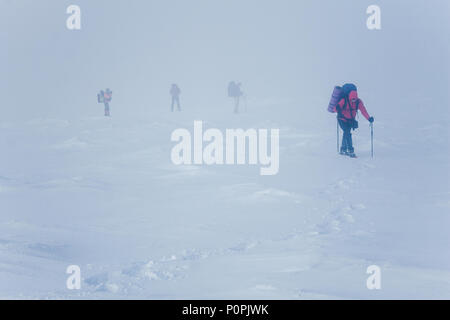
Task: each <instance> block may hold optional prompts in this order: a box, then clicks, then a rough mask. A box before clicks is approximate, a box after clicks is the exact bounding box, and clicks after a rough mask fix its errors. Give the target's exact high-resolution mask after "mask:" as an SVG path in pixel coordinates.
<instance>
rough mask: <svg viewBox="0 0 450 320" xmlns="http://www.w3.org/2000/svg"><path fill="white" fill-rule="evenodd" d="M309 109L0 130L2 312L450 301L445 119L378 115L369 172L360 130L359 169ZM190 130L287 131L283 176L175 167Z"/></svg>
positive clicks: (128, 116)
mask: <svg viewBox="0 0 450 320" xmlns="http://www.w3.org/2000/svg"><path fill="white" fill-rule="evenodd" d="M311 108H313V107H311ZM314 108H317V115H311V117H308V118H306V119H305V118H302V117H301V116H300V115H297V113H295V111H294V110H296V109H298V106H295V105H294V104H292V105H287V104H285V105H276V104H270V103H266V104H258V103H256V102H254V103H253V104H252V103H249V110H248V111H247V112H246V113H244V114H241V115H239V116H236V115H233V114H231V113H230V111H231V107H230V108H228V109H224V110H223V111H221V112H217V111H216V110H215V111H214V112H213V111H211V112H208V110H207V109H197V110H185V111H184V112H183V113H174V114H169V113H163V112H160V113H159V114H158V113H155V112H153V113H152V112H150V111H149V113H148V114H132V113H131V112H129V110H127V112H126V113H125V111H121V110H120V108H118V107H117V106H115V105H114V104H113V105H112V117H111V118H104V117H101V116H86V117H83V116H80V118H77V119H35V120H32V121H25V120H24V121H23V122H7V121H0V136H1V137H2V139H1V140H0V148H1V150H3V152H2V157H1V158H0V168H1V169H0V170H1V171H0V212H1V215H0V298H13V299H15V298H33V299H34V298H50V299H53V298H61V299H71V298H87V299H94V298H113V299H116V298H138V299H167V298H170V299H184V298H186V299H200V298H205V299H218V298H224V299H231V298H233V299H240V298H246V299H247V298H248V299H265V298H274V299H321V298H344V299H348V298H350V299H351V298H363V299H372V298H375V299H379V298H388V299H390V298H446V299H449V298H450V257H449V249H450V236H449V232H448V226H449V222H450V218H449V209H450V188H449V180H450V179H449V173H450V170H449V169H450V168H449V163H450V161H449V160H450V159H449V152H448V151H449V139H448V138H449V134H448V133H449V132H448V117H446V116H443V117H433V118H429V117H428V118H427V119H429V120H425V121H424V120H420V121H417V122H416V123H414V122H412V123H411V122H410V121H409V120H410V119H406V118H402V117H398V118H396V121H395V125H394V122H393V121H387V120H383V117H380V116H379V117H378V118H377V114H376V113H375V112H374V115H375V118H376V123H375V130H376V131H375V158H374V159H370V132H369V127H368V125H367V122H366V121H365V120H364V119H360V129H359V130H358V132H357V133H356V135H355V138H354V140H355V145H356V152H357V154H358V155H359V158H358V159H350V158H344V157H341V156H339V155H337V154H336V136H335V130H336V128H335V120H334V117H333V116H332V115H328V114H326V111H325V110H324V109H325V107H320V108H319V107H314ZM100 109H101V108H100ZM100 109H99V110H98V111H100V112H101V110H100ZM369 111H371V110H370V107H369ZM290 112H292V114H293V115H294V116H292V117H291V119H290V120H288V121H286V118H288V117H286V115H287V114H289V113H290ZM416 112H426V102H423V105H421V106H417V110H416ZM387 118H388V117H387V116H386V119H387ZM416 118H417V119H421V117H419V116H418V117H416ZM311 119H321V120H320V121H319V120H313V121H312V120H311ZM422 119H423V118H422ZM194 120H203V121H204V122H205V123H206V126H207V127H216V128H220V129H225V128H243V129H247V128H251V127H254V128H279V129H280V171H279V174H278V175H276V176H260V175H259V166H175V165H173V164H172V163H171V161H170V150H171V147H172V146H173V145H174V143H172V142H171V141H170V134H171V132H172V131H173V130H174V129H177V128H187V129H189V130H192V126H193V121H194ZM72 264H76V265H79V266H80V267H81V272H82V279H83V282H82V287H81V290H68V289H66V278H67V276H68V275H67V274H66V273H65V271H66V268H67V266H68V265H72ZM372 264H375V265H378V266H380V268H381V271H382V288H381V290H368V289H367V288H366V279H367V277H368V275H367V274H366V268H367V267H368V266H370V265H372Z"/></svg>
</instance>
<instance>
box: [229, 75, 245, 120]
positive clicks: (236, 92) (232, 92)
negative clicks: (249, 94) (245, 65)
mask: <svg viewBox="0 0 450 320" xmlns="http://www.w3.org/2000/svg"><path fill="white" fill-rule="evenodd" d="M241 85H242V84H241V83H240V82H239V83H236V82H234V81H231V82H230V83H229V84H228V96H229V97H231V98H233V99H234V113H238V112H239V100H240V98H241V96H242V95H243V92H242V90H241Z"/></svg>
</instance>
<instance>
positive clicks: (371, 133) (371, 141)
mask: <svg viewBox="0 0 450 320" xmlns="http://www.w3.org/2000/svg"><path fill="white" fill-rule="evenodd" d="M370 148H371V149H370V150H371V155H372V159H373V122H372V123H370Z"/></svg>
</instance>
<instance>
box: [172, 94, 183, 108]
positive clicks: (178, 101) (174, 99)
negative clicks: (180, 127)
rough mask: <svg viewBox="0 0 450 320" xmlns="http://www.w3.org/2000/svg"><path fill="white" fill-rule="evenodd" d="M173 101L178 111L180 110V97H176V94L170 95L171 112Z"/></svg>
mask: <svg viewBox="0 0 450 320" xmlns="http://www.w3.org/2000/svg"><path fill="white" fill-rule="evenodd" d="M175 102H176V103H177V107H178V111H181V108H180V98H179V97H177V96H172V105H171V110H172V112H173V107H174V105H175Z"/></svg>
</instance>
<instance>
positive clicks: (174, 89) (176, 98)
mask: <svg viewBox="0 0 450 320" xmlns="http://www.w3.org/2000/svg"><path fill="white" fill-rule="evenodd" d="M180 93H181V90H180V88H179V87H178V85H177V84H175V83H173V84H172V86H171V88H170V95H171V96H172V105H171V110H172V112H173V107H174V105H175V102H176V103H177V107H178V111H181V108H180Z"/></svg>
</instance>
